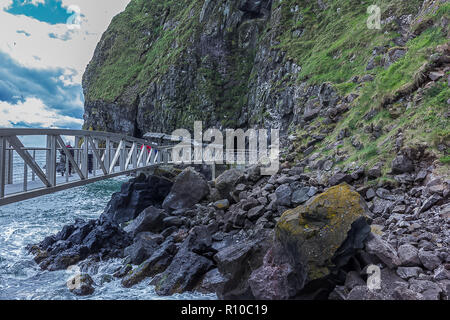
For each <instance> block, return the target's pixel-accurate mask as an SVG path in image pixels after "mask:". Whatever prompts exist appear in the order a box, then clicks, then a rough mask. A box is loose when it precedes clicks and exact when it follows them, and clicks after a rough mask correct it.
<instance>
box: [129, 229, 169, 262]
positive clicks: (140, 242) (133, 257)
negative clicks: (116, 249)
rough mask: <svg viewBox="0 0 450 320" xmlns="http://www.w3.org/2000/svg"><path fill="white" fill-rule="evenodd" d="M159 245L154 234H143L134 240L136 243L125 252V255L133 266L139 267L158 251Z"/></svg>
mask: <svg viewBox="0 0 450 320" xmlns="http://www.w3.org/2000/svg"><path fill="white" fill-rule="evenodd" d="M159 244H160V243H158V241H157V240H156V239H155V238H154V237H153V234H151V233H149V232H142V233H140V234H139V235H138V236H137V237H136V238H135V239H134V243H133V244H132V245H131V246H129V247H127V248H126V249H125V250H124V254H125V256H128V257H129V259H130V262H131V263H132V264H135V265H138V264H141V263H142V262H143V261H144V260H146V259H147V258H149V257H150V256H151V255H152V254H153V253H154V252H155V251H156V250H157V249H158V247H159Z"/></svg>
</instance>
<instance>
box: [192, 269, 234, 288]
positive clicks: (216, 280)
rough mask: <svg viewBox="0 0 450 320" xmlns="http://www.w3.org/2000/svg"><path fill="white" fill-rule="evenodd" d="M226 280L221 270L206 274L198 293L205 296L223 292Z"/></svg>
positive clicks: (213, 270)
mask: <svg viewBox="0 0 450 320" xmlns="http://www.w3.org/2000/svg"><path fill="white" fill-rule="evenodd" d="M226 280H227V279H226V278H225V277H224V276H222V274H221V273H220V271H219V269H217V268H214V269H212V270H210V271H208V272H207V273H206V274H205V276H204V277H203V280H202V281H201V283H200V285H199V286H198V287H197V288H196V291H198V292H201V293H205V294H208V293H215V292H216V291H222V290H223V286H224V285H225V283H226Z"/></svg>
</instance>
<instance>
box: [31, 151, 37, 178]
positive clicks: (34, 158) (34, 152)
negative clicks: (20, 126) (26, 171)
mask: <svg viewBox="0 0 450 320" xmlns="http://www.w3.org/2000/svg"><path fill="white" fill-rule="evenodd" d="M33 160H34V161H36V150H33ZM31 181H36V173H34V171H33V170H31Z"/></svg>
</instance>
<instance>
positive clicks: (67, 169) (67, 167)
mask: <svg viewBox="0 0 450 320" xmlns="http://www.w3.org/2000/svg"><path fill="white" fill-rule="evenodd" d="M64 175H65V176H66V182H69V157H68V156H67V155H66V171H65V174H64Z"/></svg>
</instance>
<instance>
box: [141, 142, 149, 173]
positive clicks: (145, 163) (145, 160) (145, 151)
mask: <svg viewBox="0 0 450 320" xmlns="http://www.w3.org/2000/svg"><path fill="white" fill-rule="evenodd" d="M142 148H144V150H143V152H144V155H143V156H142V166H143V167H146V166H147V158H148V155H149V151H148V150H147V146H146V145H145V144H144V145H143V146H142Z"/></svg>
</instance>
